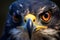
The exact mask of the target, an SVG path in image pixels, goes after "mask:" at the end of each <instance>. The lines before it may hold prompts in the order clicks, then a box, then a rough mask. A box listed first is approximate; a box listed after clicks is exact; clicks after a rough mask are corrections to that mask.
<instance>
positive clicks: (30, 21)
mask: <svg viewBox="0 0 60 40" xmlns="http://www.w3.org/2000/svg"><path fill="white" fill-rule="evenodd" d="M24 20H25V23H26V28H27V30H28V34H29V37H30V38H31V34H32V30H33V28H34V27H35V28H36V31H37V30H40V29H42V28H47V27H45V26H40V25H36V24H35V23H36V17H35V16H34V15H33V14H27V15H26V16H25V18H24Z"/></svg>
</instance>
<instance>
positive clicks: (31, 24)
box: [26, 19, 33, 38]
mask: <svg viewBox="0 0 60 40" xmlns="http://www.w3.org/2000/svg"><path fill="white" fill-rule="evenodd" d="M26 27H27V30H28V34H29V38H31V34H32V29H33V22H32V21H31V19H28V21H27V24H26Z"/></svg>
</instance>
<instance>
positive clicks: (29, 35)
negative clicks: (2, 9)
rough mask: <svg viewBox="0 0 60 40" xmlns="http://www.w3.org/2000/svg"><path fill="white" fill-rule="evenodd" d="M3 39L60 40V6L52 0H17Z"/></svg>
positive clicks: (11, 7) (8, 19)
mask: <svg viewBox="0 0 60 40" xmlns="http://www.w3.org/2000/svg"><path fill="white" fill-rule="evenodd" d="M1 40H60V9H59V7H58V6H57V5H56V4H55V3H54V2H52V1H51V0H16V1H15V2H13V3H12V4H11V5H10V7H9V12H8V15H7V18H6V22H5V29H4V32H3V36H2V38H1Z"/></svg>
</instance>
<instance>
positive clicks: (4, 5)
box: [0, 0, 60, 36]
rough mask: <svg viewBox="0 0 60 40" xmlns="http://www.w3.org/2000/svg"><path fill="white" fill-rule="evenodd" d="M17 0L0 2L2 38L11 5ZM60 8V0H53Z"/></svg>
mask: <svg viewBox="0 0 60 40" xmlns="http://www.w3.org/2000/svg"><path fill="white" fill-rule="evenodd" d="M14 1H15V0H0V36H1V34H2V31H3V28H4V22H5V19H6V15H7V13H8V10H9V9H8V8H9V5H10V4H11V3H12V2H14ZM52 1H53V2H55V3H56V4H57V5H58V6H59V7H60V0H52Z"/></svg>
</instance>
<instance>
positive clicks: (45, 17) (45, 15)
mask: <svg viewBox="0 0 60 40" xmlns="http://www.w3.org/2000/svg"><path fill="white" fill-rule="evenodd" d="M40 18H41V19H42V21H44V22H49V20H50V19H51V12H50V11H48V12H45V13H43V14H42V15H41V16H40Z"/></svg>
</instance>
